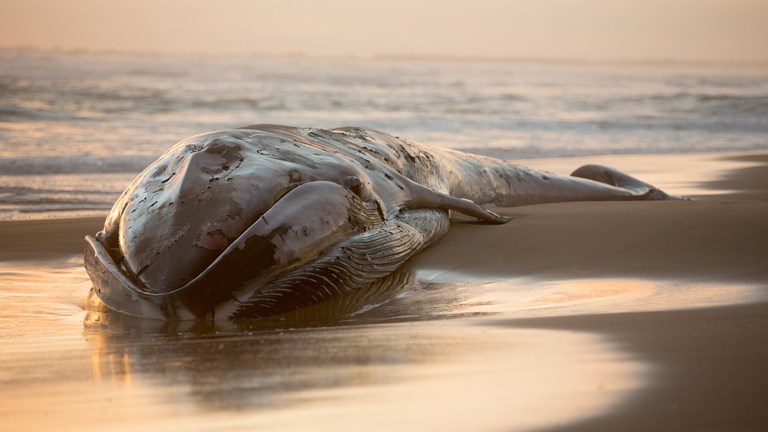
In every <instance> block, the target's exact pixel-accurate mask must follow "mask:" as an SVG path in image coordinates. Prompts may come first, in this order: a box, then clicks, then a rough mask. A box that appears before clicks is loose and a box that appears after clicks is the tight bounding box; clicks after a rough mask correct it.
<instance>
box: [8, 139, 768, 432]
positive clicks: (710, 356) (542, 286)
mask: <svg viewBox="0 0 768 432" xmlns="http://www.w3.org/2000/svg"><path fill="white" fill-rule="evenodd" d="M586 162H597V163H605V164H609V165H613V166H615V167H617V168H619V169H623V170H626V171H627V172H630V173H632V174H633V175H637V176H638V177H639V178H642V179H643V180H647V181H649V182H651V183H655V184H658V185H659V186H661V187H662V188H664V189H665V190H667V191H668V192H671V193H675V194H686V195H689V196H691V197H693V198H695V200H694V201H687V202H635V203H616V202H609V203H562V204H551V205H539V206H527V207H519V208H512V209H502V210H500V211H501V212H502V213H504V214H507V215H510V216H512V217H513V218H514V219H513V221H512V222H510V223H508V224H506V225H502V226H491V225H483V224H477V223H475V222H471V221H469V220H467V219H465V218H463V217H455V218H454V219H455V221H454V224H453V226H452V228H451V231H450V232H449V234H448V235H447V236H446V237H445V238H443V239H442V240H441V241H440V242H439V243H438V244H437V245H435V246H433V247H432V248H431V249H429V250H427V251H425V252H424V253H422V254H420V255H419V256H417V257H416V258H415V259H413V260H412V261H411V262H409V263H408V264H407V266H406V268H404V269H403V271H402V272H400V273H399V274H398V275H395V276H394V277H393V279H392V280H391V281H390V282H389V284H388V285H387V284H384V285H382V287H383V288H382V287H380V288H379V289H373V288H372V289H371V290H369V291H368V292H366V293H361V294H357V295H355V296H349V298H342V299H339V300H338V301H336V302H334V303H333V304H331V305H322V306H320V307H317V308H314V309H310V310H308V311H303V312H302V313H300V314H293V315H288V316H284V317H278V318H275V319H273V320H269V321H266V322H261V323H240V324H237V325H224V324H210V323H208V324H205V323H203V324H179V325H169V324H163V323H158V322H136V321H132V320H123V319H120V317H115V316H113V315H111V314H108V313H104V312H103V311H101V310H100V309H98V308H97V307H94V306H93V305H89V304H87V303H86V301H85V297H86V293H87V291H88V289H89V286H90V284H89V282H88V280H87V277H86V276H85V273H84V271H83V270H82V268H81V262H80V259H79V257H78V255H79V253H80V251H81V250H82V248H83V242H82V236H83V235H84V234H85V233H92V232H95V231H96V230H98V228H99V227H100V225H101V219H100V218H82V219H69V220H46V221H14V222H3V223H0V245H2V246H1V247H0V296H2V297H0V301H1V302H2V306H0V341H2V351H0V364H2V365H3V368H2V371H0V419H2V422H0V424H2V426H1V427H0V428H2V429H5V428H9V429H8V430H47V429H50V428H51V427H56V428H57V429H59V430H69V429H79V430H83V429H86V430H87V429H91V428H92V429H103V428H104V427H109V428H110V429H112V428H113V427H114V426H115V423H117V422H118V421H119V422H120V425H119V426H120V427H121V428H124V429H135V428H137V427H141V428H148V429H154V430H161V429H162V430H166V429H167V428H168V427H170V426H171V425H172V426H173V427H174V428H184V429H189V430H209V429H226V430H239V429H248V430H252V429H253V428H255V427H260V428H262V429H263V428H267V429H279V430H294V429H301V430H306V429H307V428H311V429H317V430H326V429H335V430H339V429H342V430H345V429H352V428H365V429H366V430H370V429H374V430H376V429H379V430H383V429H387V430H391V429H392V428H397V429H406V430H438V429H439V430H532V429H537V430H541V429H545V430H569V431H570V430H585V431H588V430H589V431H592V430H638V431H641V430H642V431H646V430H697V431H699V430H761V429H763V428H765V427H768V414H766V413H765V410H764V409H763V405H764V401H765V400H768V372H766V370H765V365H766V364H768V343H766V341H768V265H766V264H765V263H766V262H768V223H766V222H765V221H766V215H768V200H766V198H768V155H766V154H764V153H758V154H739V155H728V154H715V155H652V156H651V155H649V156H615V157H600V158H589V160H577V159H561V160H540V161H526V164H527V165H530V166H534V167H537V168H542V169H549V170H552V171H555V172H560V173H563V172H568V171H569V170H571V169H573V168H574V167H576V166H578V165H579V164H581V163H586Z"/></svg>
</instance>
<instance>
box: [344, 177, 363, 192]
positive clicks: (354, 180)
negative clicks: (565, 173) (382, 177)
mask: <svg viewBox="0 0 768 432" xmlns="http://www.w3.org/2000/svg"><path fill="white" fill-rule="evenodd" d="M344 186H345V187H346V188H347V189H349V190H351V191H352V192H354V193H355V195H358V196H359V195H360V194H361V193H362V192H363V181H362V180H360V177H358V176H349V177H347V178H346V179H345V181H344Z"/></svg>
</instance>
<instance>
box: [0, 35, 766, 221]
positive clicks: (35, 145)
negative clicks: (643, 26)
mask: <svg viewBox="0 0 768 432" xmlns="http://www.w3.org/2000/svg"><path fill="white" fill-rule="evenodd" d="M254 123H277V124H287V125H293V126H311V127H327V128H331V127H337V126H360V127H366V128H372V129H379V130H382V131H385V132H389V133H392V134H395V135H398V136H403V137H407V138H410V139H413V140H416V141H420V142H423V143H426V144H431V145H436V146H443V147H449V148H455V149H460V150H464V151H468V152H474V153H481V154H486V155H491V156H496V157H501V158H504V159H511V160H517V159H527V158H546V157H565V156H589V155H602V154H635V153H670V152H674V153H679V152H720V151H745V150H759V149H768V65H764V64H763V65H758V64H755V65H717V64H679V63H621V62H615V63H592V62H578V61H571V62H567V61H563V62H541V61H539V62H537V61H522V60H521V61H490V60H483V61H481V60H477V61H459V60H441V59H431V60H420V59H399V58H371V59H349V58H343V59H320V58H302V57H295V58H293V57H290V58H289V57H286V58H279V57H267V58H265V57H256V56H253V57H239V58H228V57H210V56H209V57H192V56H161V55H153V54H118V53H101V54H96V53H83V52H59V51H34V50H4V51H0V220H11V219H40V218H52V217H68V216H84V215H95V214H104V213H105V212H106V211H107V210H109V208H110V207H111V205H112V202H114V200H115V199H116V198H117V196H118V195H119V193H120V192H121V191H122V190H123V189H124V188H125V186H126V185H127V184H128V183H129V182H130V180H131V179H132V178H133V177H134V176H135V175H136V174H137V173H139V172H140V171H141V170H142V169H143V168H144V167H145V166H146V165H147V164H149V163H150V162H152V161H153V160H154V159H155V158H156V157H157V156H159V155H160V154H161V153H162V152H163V151H164V150H165V149H166V148H168V147H169V146H171V145H173V144H174V143H176V142H177V141H179V140H181V139H183V138H185V137H187V136H189V135H192V134H195V133H199V132H204V131H208V130H214V129H225V128H234V127H239V126H244V125H247V124H254Z"/></svg>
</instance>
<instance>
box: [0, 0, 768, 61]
mask: <svg viewBox="0 0 768 432" xmlns="http://www.w3.org/2000/svg"><path fill="white" fill-rule="evenodd" d="M17 46H27V47H38V48H54V47H57V48H63V49H92V50H121V51H123V50H129V51H156V52H183V53H190V52H197V53H209V54H248V53H275V54H280V53H297V52H301V53H304V54H307V55H317V56H325V55H355V56H373V55H380V54H406V55H432V56H444V55H450V56H494V57H535V58H579V59H596V60H602V59H631V60H636V59H674V60H719V61H731V60H738V61H743V60H747V61H749V60H767V59H768V0H632V1H628V0H506V1H502V0H453V1H452V0H252V1H246V0H218V1H214V0H210V1H203V0H0V47H17Z"/></svg>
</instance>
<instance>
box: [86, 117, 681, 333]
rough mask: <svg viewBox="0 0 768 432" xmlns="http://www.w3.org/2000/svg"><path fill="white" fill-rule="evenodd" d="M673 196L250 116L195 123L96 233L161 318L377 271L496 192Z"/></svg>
mask: <svg viewBox="0 0 768 432" xmlns="http://www.w3.org/2000/svg"><path fill="white" fill-rule="evenodd" d="M663 199H674V197H671V196H669V195H667V194H666V193H664V192H662V191H661V190H659V189H657V188H656V187H654V186H652V185H649V184H647V183H644V182H642V181H639V180H637V179H635V178H633V177H631V176H629V175H626V174H624V173H621V172H619V171H617V170H614V169H612V168H608V167H603V166H598V165H586V166H584V167H581V168H579V169H578V170H576V171H575V172H574V173H573V174H572V175H571V176H559V175H554V174H550V173H545V172H541V171H537V170H533V169H529V168H526V167H522V166H519V165H515V164H512V163H510V162H507V161H503V160H499V159H494V158H489V157H483V156H478V155H472V154H466V153H461V152H458V151H453V150H447V149H442V148H433V147H428V146H425V145H422V144H418V143H415V142H413V141H410V140H407V139H403V138H399V137H395V136H392V135H389V134H386V133H383V132H378V131H373V130H367V129H360V128H338V129H330V130H325V129H312V128H294V127H286V126H277V125H252V126H247V127H244V128H240V129H232V130H220V131H213V132H207V133H203V134H199V135H195V136H192V137H189V138H187V139H185V140H182V141H181V142H179V143H178V144H176V145H174V146H173V147H171V148H170V149H169V150H168V151H166V152H165V153H164V154H163V155H162V156H161V157H160V158H159V159H158V160H157V161H155V162H154V163H152V164H151V165H150V166H149V167H147V168H146V169H145V170H144V171H143V172H142V173H141V174H139V176H138V177H137V178H136V179H135V180H134V181H133V182H132V183H131V184H130V185H129V187H128V188H127V189H126V190H125V192H123V194H122V195H121V196H120V198H119V199H118V200H117V202H116V203H115V204H114V206H113V208H112V210H111V212H110V213H109V216H108V217H107V219H106V221H105V224H104V228H103V230H101V231H100V232H98V233H97V234H95V235H94V236H90V235H89V236H87V237H86V240H87V242H88V247H87V249H86V252H85V259H84V261H85V268H86V270H87V272H88V275H89V276H90V278H91V280H92V282H93V293H94V294H95V295H96V296H98V297H99V299H101V300H102V301H103V302H104V304H106V305H107V306H108V307H109V308H111V309H114V310H116V311H119V312H122V313H125V314H129V315H135V316H141V317H149V318H158V319H200V318H206V319H235V318H245V317H262V316H268V315H274V314H279V313H282V312H286V311H290V310H293V309H296V308H300V307H304V306H308V305H311V304H315V303H319V302H322V301H325V300H328V299H330V298H332V297H334V296H335V295H337V294H340V293H346V292H350V291H352V290H355V289H357V288H359V287H362V286H365V285H367V284H370V283H372V282H374V281H376V280H379V279H381V278H383V277H385V276H387V275H389V274H391V273H392V272H394V271H395V270H396V269H397V268H398V267H400V266H401V265H402V264H403V263H404V262H405V261H406V260H408V258H409V257H411V256H413V255H414V254H416V253H418V252H419V251H421V250H423V249H424V248H426V247H428V246H430V245H431V244H433V243H434V242H436V241H437V240H438V239H439V238H440V237H442V236H443V235H444V234H445V233H446V232H448V229H449V227H450V212H451V211H458V212H461V213H464V214H466V215H469V216H471V217H475V218H477V219H479V220H481V221H484V222H488V223H493V224H498V223H505V222H507V219H506V218H504V217H502V216H500V215H498V214H496V213H494V212H492V211H490V210H487V209H486V208H484V207H483V205H495V206H503V207H504V206H518V205H526V204H538V203H549V202H563V201H592V200H663Z"/></svg>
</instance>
